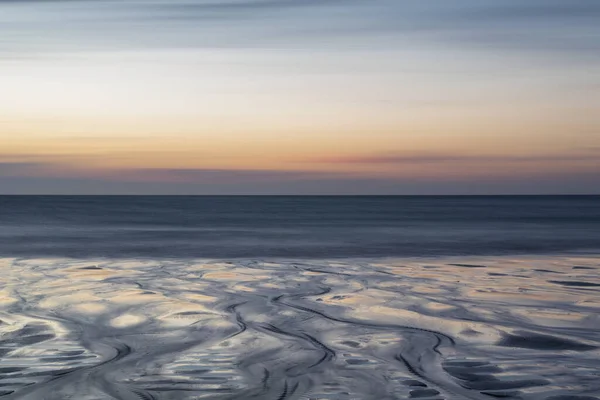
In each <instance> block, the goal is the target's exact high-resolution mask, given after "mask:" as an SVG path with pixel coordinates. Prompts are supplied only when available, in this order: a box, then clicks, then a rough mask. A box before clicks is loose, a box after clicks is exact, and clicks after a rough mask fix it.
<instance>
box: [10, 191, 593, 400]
mask: <svg viewBox="0 0 600 400" xmlns="http://www.w3.org/2000/svg"><path fill="white" fill-rule="evenodd" d="M599 328H600V196H489V197H487V196H482V197H478V196H448V197H441V196H440V197H435V196H431V197H429V196H362V197H335V196H332V197H327V196H306V197H301V196H298V197H295V196H256V197H246V196H198V197H194V196H176V197H160V196H139V197H133V196H132V197H128V196H114V197H113V196H2V197H0V397H1V398H2V399H25V400H38V399H40V400H59V399H82V400H109V399H111V400H114V399H118V400H121V399H123V400H140V399H141V400H150V399H156V400H161V399H165V400H180V399H181V400H198V399H223V400H225V399H228V400H232V399H242V400H243V399H273V400H282V399H297V400H300V399H303V400H307V399H310V400H371V399H372V400H380V399H383V400H399V399H425V400H462V399H472V400H491V399H498V398H502V399H509V400H600V379H599V377H600V329H599Z"/></svg>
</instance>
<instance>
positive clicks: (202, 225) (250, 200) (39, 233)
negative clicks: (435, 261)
mask: <svg viewBox="0 0 600 400" xmlns="http://www.w3.org/2000/svg"><path fill="white" fill-rule="evenodd" d="M0 240H1V241H0V254H3V255H5V256H66V257H71V256H72V257H216V258H240V257H299V258H320V257H327V258H331V257H426V256H445V255H502V254H549V253H553V254H554V253H560V252H587V251H592V252H594V251H597V250H599V249H600V196H439V197H436V196H357V197H352V196H348V197H345V196H189V197H188V196H173V197H170V196H164V197H163V196H23V197H22V196H0Z"/></svg>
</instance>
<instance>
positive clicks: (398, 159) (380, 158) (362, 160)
mask: <svg viewBox="0 0 600 400" xmlns="http://www.w3.org/2000/svg"><path fill="white" fill-rule="evenodd" d="M308 161H309V162H317V163H324V164H448V163H449V164H457V163H459V164H460V163H482V164H488V163H546V162H578V161H598V162H600V154H593V153H591V154H590V153H588V154H574V155H562V154H557V155H543V156H495V155H490V156H486V155H480V156H476V155H447V154H422V155H394V154H383V155H372V156H357V157H338V158H335V157H332V158H322V159H312V160H308ZM599 167H600V165H599Z"/></svg>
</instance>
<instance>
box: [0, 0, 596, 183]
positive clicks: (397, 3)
mask: <svg viewBox="0 0 600 400" xmlns="http://www.w3.org/2000/svg"><path fill="white" fill-rule="evenodd" d="M598 21H600V1H598V0H562V1H558V0H527V1H523V0H443V1H441V0H440V1H422V0H0V194H600V23H598Z"/></svg>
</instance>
